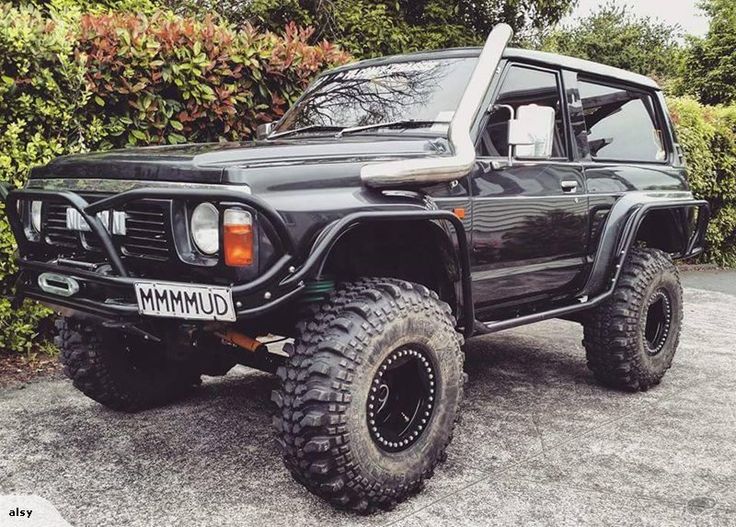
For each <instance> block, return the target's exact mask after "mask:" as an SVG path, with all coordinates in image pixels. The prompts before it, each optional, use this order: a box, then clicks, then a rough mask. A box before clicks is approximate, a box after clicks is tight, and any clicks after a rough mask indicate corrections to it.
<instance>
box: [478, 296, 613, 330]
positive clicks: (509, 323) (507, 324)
mask: <svg viewBox="0 0 736 527" xmlns="http://www.w3.org/2000/svg"><path fill="white" fill-rule="evenodd" d="M612 294H613V289H610V290H609V291H606V292H605V293H603V294H601V295H598V296H597V297H595V298H591V299H588V298H585V297H583V298H581V299H580V301H579V302H576V303H574V304H571V305H569V306H562V307H556V308H554V309H550V310H549V311H542V312H540V313H531V314H530V315H524V316H520V317H515V318H510V319H508V320H494V321H491V322H480V321H478V320H476V321H475V324H474V326H473V334H474V335H486V334H488V333H496V332H497V331H503V330H504V329H511V328H515V327H519V326H525V325H527V324H533V323H534V322H541V321H543V320H549V319H550V318H563V317H565V316H567V315H570V314H572V313H577V312H580V311H585V310H586V309H592V308H594V307H596V306H598V305H599V304H601V303H602V302H604V301H605V300H606V299H607V298H608V297H609V296H611V295H612Z"/></svg>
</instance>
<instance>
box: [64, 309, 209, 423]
mask: <svg viewBox="0 0 736 527" xmlns="http://www.w3.org/2000/svg"><path fill="white" fill-rule="evenodd" d="M57 325H58V330H59V331H58V335H57V337H56V339H55V343H56V345H57V347H58V348H59V350H60V355H61V362H62V364H63V365H64V373H65V374H66V375H67V377H69V378H70V379H71V380H72V382H73V383H74V386H75V387H76V388H77V389H78V390H80V391H81V392H82V393H84V394H85V395H86V396H87V397H89V398H91V399H94V400H95V401H97V402H98V403H100V404H103V405H105V406H107V407H108V408H111V409H113V410H120V411H125V412H135V411H138V410H143V409H146V408H151V407H154V406H159V405H161V404H165V403H167V402H171V401H173V400H175V399H178V398H179V397H181V396H182V395H183V394H185V393H186V392H187V391H188V390H189V389H191V388H192V387H193V386H194V385H196V384H198V383H199V374H198V372H197V371H196V370H195V369H193V368H191V367H190V366H189V365H188V364H187V363H185V362H183V361H182V362H179V361H172V360H170V359H169V358H167V357H166V356H165V354H164V353H163V350H162V349H161V346H162V345H160V344H159V345H156V344H153V343H149V342H146V341H143V340H141V339H137V338H134V337H131V336H130V335H126V334H122V333H119V332H115V331H112V330H109V329H105V328H101V327H97V326H88V325H84V324H81V323H78V322H74V321H72V320H69V319H60V320H59V321H58V323H57Z"/></svg>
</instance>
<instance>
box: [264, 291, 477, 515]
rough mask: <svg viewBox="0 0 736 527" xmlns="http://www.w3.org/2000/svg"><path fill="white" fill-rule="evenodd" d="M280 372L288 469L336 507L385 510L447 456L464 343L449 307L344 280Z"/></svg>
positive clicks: (304, 328) (278, 395)
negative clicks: (456, 329) (455, 326)
mask: <svg viewBox="0 0 736 527" xmlns="http://www.w3.org/2000/svg"><path fill="white" fill-rule="evenodd" d="M299 329H300V335H299V336H298V338H297V339H296V340H295V343H294V346H293V348H292V349H291V353H290V357H289V362H288V365H287V366H286V367H284V368H280V370H279V372H278V373H279V377H280V378H281V381H282V386H281V389H280V390H277V391H275V392H274V395H273V399H274V401H275V402H276V404H277V405H278V406H279V411H278V413H277V415H276V417H275V419H274V423H275V426H276V428H277V431H278V433H279V438H280V443H281V445H282V449H283V454H284V460H285V463H286V466H287V467H288V468H289V470H290V471H291V472H292V474H293V476H294V477H295V479H296V480H297V481H299V482H301V483H302V484H304V485H305V486H306V487H307V488H308V489H309V490H310V491H312V492H313V493H315V494H317V495H319V496H321V497H323V498H325V499H327V500H328V501H330V502H331V503H333V504H334V505H336V506H338V507H340V508H347V509H352V510H358V511H370V510H373V509H375V508H389V507H391V506H392V505H394V504H395V503H397V502H398V501H401V500H403V499H405V498H406V497H407V496H409V495H410V494H412V493H414V492H416V491H417V490H418V489H419V488H420V487H421V485H422V483H423V481H424V480H425V479H427V478H429V477H431V476H432V473H433V470H434V468H435V467H436V466H437V464H438V463H440V462H441V461H442V460H443V459H444V456H445V449H446V447H447V445H448V444H449V442H450V440H451V438H452V432H453V428H454V423H455V417H456V415H457V411H458V406H459V403H460V399H461V397H462V386H463V368H462V366H463V355H462V352H461V349H460V347H461V344H462V337H461V336H460V335H459V334H458V333H457V332H456V331H455V328H454V320H453V318H452V316H451V313H450V308H449V306H447V304H445V303H443V302H441V301H440V300H439V299H438V297H437V295H436V294H435V293H434V292H432V291H430V290H428V289H427V288H426V287H424V286H421V285H417V284H412V283H409V282H404V281H401V280H395V279H365V280H360V281H358V282H354V283H350V284H344V285H343V286H341V287H340V288H339V289H338V290H337V291H336V292H335V293H334V294H333V295H332V297H331V298H330V300H329V302H328V303H327V304H325V305H324V306H322V307H321V308H320V309H319V310H318V311H317V312H316V314H315V315H314V316H313V317H312V318H311V319H310V320H308V321H306V322H304V323H303V324H301V325H300V328H299Z"/></svg>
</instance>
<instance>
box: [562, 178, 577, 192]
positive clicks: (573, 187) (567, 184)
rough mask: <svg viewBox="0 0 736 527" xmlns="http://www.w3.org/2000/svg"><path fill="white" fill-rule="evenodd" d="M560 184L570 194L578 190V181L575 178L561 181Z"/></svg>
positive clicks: (563, 190)
mask: <svg viewBox="0 0 736 527" xmlns="http://www.w3.org/2000/svg"><path fill="white" fill-rule="evenodd" d="M560 186H561V187H562V192H567V193H569V194H574V193H575V192H577V191H578V182H577V181H575V180H569V181H560Z"/></svg>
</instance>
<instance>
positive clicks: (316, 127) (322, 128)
mask: <svg viewBox="0 0 736 527" xmlns="http://www.w3.org/2000/svg"><path fill="white" fill-rule="evenodd" d="M343 128H344V127H342V126H331V125H326V124H310V125H309V126H302V127H301V128H294V129H293V130H286V131H284V132H276V133H275V134H271V135H269V136H268V137H267V138H266V139H276V138H277V137H285V136H287V135H294V134H298V133H300V132H341V131H342V130H343Z"/></svg>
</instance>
